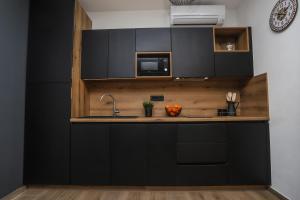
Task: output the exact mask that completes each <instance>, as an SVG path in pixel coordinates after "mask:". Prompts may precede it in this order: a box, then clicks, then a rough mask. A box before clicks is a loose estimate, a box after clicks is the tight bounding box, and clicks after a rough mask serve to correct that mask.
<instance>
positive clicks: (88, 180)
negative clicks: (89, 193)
mask: <svg viewBox="0 0 300 200" xmlns="http://www.w3.org/2000/svg"><path fill="white" fill-rule="evenodd" d="M71 144H72V145H71V184H75V185H109V184H110V156H109V126H108V125H105V124H72V128H71Z"/></svg>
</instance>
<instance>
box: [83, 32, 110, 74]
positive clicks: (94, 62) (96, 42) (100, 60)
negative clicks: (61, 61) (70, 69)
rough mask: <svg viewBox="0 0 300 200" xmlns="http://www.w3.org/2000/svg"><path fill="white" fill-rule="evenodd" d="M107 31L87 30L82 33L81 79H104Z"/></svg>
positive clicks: (106, 60) (106, 61) (106, 64)
mask: <svg viewBox="0 0 300 200" xmlns="http://www.w3.org/2000/svg"><path fill="white" fill-rule="evenodd" d="M108 44H109V31H108V30H87V31H83V33H82V61H81V78H82V79H105V78H107V72H108V55H109V52H108Z"/></svg>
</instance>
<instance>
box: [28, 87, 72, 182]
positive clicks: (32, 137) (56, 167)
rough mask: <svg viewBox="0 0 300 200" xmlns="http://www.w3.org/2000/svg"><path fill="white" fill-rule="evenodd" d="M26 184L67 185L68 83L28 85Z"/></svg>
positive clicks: (68, 158) (68, 145) (68, 136)
mask: <svg viewBox="0 0 300 200" xmlns="http://www.w3.org/2000/svg"><path fill="white" fill-rule="evenodd" d="M26 98H27V99H26V129H25V166H24V182H25V184H47V185H56V184H58V185H65V184H69V160H70V157H69V154H70V152H69V148H70V144H69V143H70V141H69V139H70V135H69V131H70V123H69V119H70V84H65V83H43V84H40V83H39V84H29V85H28V86H27V97H26Z"/></svg>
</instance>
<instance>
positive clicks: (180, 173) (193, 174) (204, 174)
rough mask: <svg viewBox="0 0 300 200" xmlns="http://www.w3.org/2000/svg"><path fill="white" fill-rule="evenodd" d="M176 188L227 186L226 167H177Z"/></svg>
mask: <svg viewBox="0 0 300 200" xmlns="http://www.w3.org/2000/svg"><path fill="white" fill-rule="evenodd" d="M176 178H177V185H178V186H215V185H227V184H228V166H227V165H178V166H177V176H176Z"/></svg>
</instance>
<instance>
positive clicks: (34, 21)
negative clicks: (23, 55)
mask: <svg viewBox="0 0 300 200" xmlns="http://www.w3.org/2000/svg"><path fill="white" fill-rule="evenodd" d="M73 28H74V1H73V0H66V1H60V0H54V1H51V2H47V1H38V0H32V1H31V3H30V25H29V37H28V61H27V62H28V67H27V74H28V76H27V80H28V82H70V81H71V68H72V48H73Z"/></svg>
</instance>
